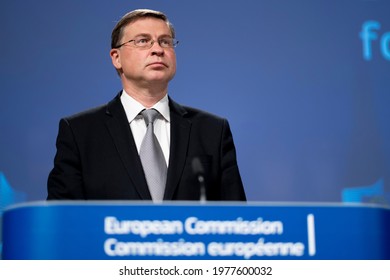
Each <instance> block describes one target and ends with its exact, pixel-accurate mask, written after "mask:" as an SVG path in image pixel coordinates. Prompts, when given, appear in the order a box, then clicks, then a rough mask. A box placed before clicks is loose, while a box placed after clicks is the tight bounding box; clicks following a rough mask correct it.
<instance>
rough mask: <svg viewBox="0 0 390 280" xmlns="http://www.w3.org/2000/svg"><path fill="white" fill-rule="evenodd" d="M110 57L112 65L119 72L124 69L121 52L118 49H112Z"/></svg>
mask: <svg viewBox="0 0 390 280" xmlns="http://www.w3.org/2000/svg"><path fill="white" fill-rule="evenodd" d="M110 57H111V61H112V65H114V67H115V69H117V70H119V69H121V68H122V64H121V60H120V55H119V50H118V49H111V51H110Z"/></svg>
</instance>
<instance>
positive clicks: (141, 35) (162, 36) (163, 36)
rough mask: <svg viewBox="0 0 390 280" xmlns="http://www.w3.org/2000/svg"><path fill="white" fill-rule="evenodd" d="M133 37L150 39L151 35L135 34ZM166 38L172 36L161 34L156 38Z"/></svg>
mask: <svg viewBox="0 0 390 280" xmlns="http://www.w3.org/2000/svg"><path fill="white" fill-rule="evenodd" d="M134 37H152V35H151V34H149V33H139V34H136V35H135V36H134ZM166 37H169V38H172V35H171V34H161V35H160V36H158V38H166Z"/></svg>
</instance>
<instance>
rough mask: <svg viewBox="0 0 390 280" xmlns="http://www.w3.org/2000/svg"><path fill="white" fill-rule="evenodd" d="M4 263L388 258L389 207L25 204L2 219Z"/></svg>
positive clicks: (105, 203) (113, 203) (132, 203)
mask: <svg viewBox="0 0 390 280" xmlns="http://www.w3.org/2000/svg"><path fill="white" fill-rule="evenodd" d="M3 258H4V259H35V260H52V259H55V260H79V259H80V260H81V259H92V260H96V259H108V260H111V259H113V260H118V259H119V260H122V259H142V260H150V259H167V260H169V259H170V260H172V259H184V260H188V259H198V260H212V259H218V260H221V259H231V260H256V259H271V260H273V259H284V260H290V259H293V260H302V259H304V260H310V259H332V260H342V259H350V260H356V259H363V260H366V259H376V260H379V259H390V209H388V208H383V207H379V206H378V207H377V206H370V205H345V204H274V203H273V204H266V203H249V202H248V203H204V204H201V203H191V202H188V203H185V202H178V203H173V202H172V203H163V204H152V203H146V202H145V203H144V202H126V201H120V202H111V201H110V202H94V201H92V202H36V203H26V204H19V205H15V206H13V207H11V208H8V209H7V210H6V211H5V212H4V214H3Z"/></svg>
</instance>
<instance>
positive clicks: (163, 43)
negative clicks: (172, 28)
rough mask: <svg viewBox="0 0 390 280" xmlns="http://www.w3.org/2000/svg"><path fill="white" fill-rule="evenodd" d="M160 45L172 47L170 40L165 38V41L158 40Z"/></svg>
mask: <svg viewBox="0 0 390 280" xmlns="http://www.w3.org/2000/svg"><path fill="white" fill-rule="evenodd" d="M160 45H161V46H163V47H170V46H171V45H172V40H171V39H169V38H167V39H160Z"/></svg>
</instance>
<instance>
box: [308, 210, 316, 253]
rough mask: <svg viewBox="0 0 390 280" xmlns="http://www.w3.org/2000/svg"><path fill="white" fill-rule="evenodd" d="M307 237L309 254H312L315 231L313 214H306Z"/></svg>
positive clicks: (314, 243)
mask: <svg viewBox="0 0 390 280" xmlns="http://www.w3.org/2000/svg"><path fill="white" fill-rule="evenodd" d="M307 239H308V240H307V241H308V242H307V243H308V250H309V256H314V255H315V254H316V232H315V225H314V215H313V214H309V215H307Z"/></svg>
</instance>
